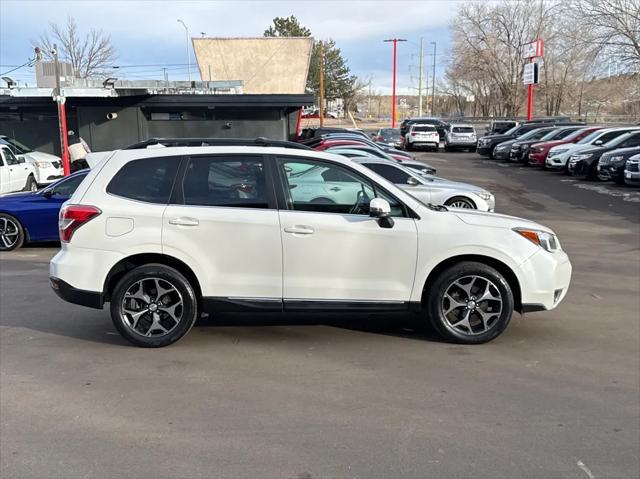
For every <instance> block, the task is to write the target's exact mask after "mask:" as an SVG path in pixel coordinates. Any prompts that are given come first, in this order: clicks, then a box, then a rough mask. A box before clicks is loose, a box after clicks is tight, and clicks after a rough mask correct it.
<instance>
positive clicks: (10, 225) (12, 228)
mask: <svg viewBox="0 0 640 479" xmlns="http://www.w3.org/2000/svg"><path fill="white" fill-rule="evenodd" d="M19 237H20V227H19V226H18V225H17V224H16V223H15V222H14V221H13V220H12V219H10V218H0V250H10V249H12V248H13V247H14V246H15V244H16V243H17V242H18V239H19Z"/></svg>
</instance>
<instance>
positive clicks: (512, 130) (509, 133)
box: [500, 126, 520, 135]
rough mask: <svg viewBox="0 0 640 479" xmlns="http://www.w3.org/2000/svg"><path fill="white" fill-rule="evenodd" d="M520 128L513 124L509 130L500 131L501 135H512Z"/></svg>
mask: <svg viewBox="0 0 640 479" xmlns="http://www.w3.org/2000/svg"><path fill="white" fill-rule="evenodd" d="M518 128H520V127H519V126H514V127H513V128H511V129H510V130H507V131H505V132H504V133H500V134H501V135H513V134H514V133H515V132H516V130H517V129H518Z"/></svg>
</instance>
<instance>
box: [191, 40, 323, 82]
mask: <svg viewBox="0 0 640 479" xmlns="http://www.w3.org/2000/svg"><path fill="white" fill-rule="evenodd" d="M192 41H193V50H194V52H195V56H196V61H197V62H198V68H199V69H200V77H201V78H202V79H203V80H217V81H219V80H231V79H235V80H241V81H242V83H243V89H244V92H245V93H256V94H274V93H275V94H282V93H285V94H301V93H305V87H306V85H307V75H308V73H309V61H310V59H311V50H312V47H313V38H309V37H260V38H193V39H192Z"/></svg>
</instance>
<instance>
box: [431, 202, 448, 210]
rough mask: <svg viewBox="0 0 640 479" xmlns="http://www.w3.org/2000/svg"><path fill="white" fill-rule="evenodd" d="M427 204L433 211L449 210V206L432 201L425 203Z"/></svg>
mask: <svg viewBox="0 0 640 479" xmlns="http://www.w3.org/2000/svg"><path fill="white" fill-rule="evenodd" d="M427 206H428V207H429V208H431V209H432V210H435V211H449V208H447V207H446V206H444V205H434V204H433V203H427Z"/></svg>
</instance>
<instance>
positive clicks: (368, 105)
mask: <svg viewBox="0 0 640 479" xmlns="http://www.w3.org/2000/svg"><path fill="white" fill-rule="evenodd" d="M367 115H368V116H369V118H371V77H369V100H368V101H367Z"/></svg>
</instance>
